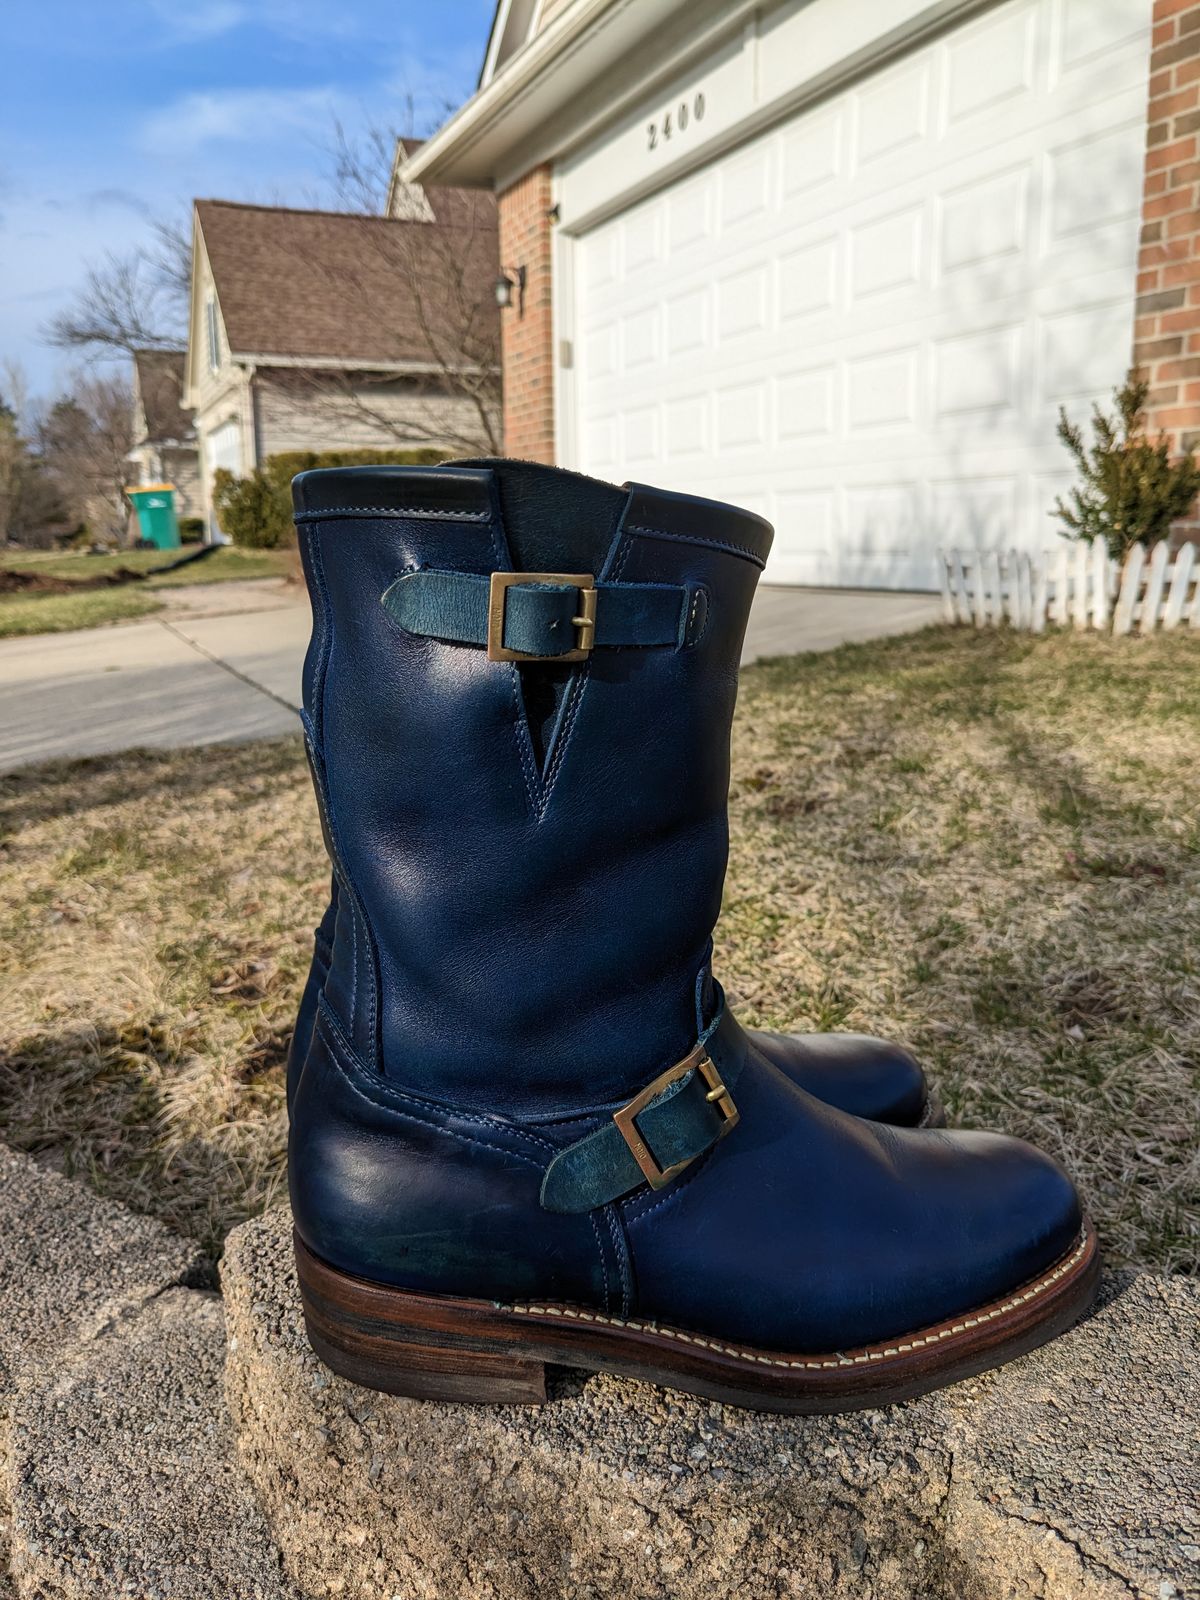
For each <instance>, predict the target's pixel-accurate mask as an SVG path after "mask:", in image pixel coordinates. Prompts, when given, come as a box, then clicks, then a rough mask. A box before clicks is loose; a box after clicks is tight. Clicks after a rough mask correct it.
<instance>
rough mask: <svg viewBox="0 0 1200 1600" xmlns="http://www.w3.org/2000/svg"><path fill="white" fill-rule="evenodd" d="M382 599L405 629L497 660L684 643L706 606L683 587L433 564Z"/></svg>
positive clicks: (695, 632)
mask: <svg viewBox="0 0 1200 1600" xmlns="http://www.w3.org/2000/svg"><path fill="white" fill-rule="evenodd" d="M382 604H383V607H384V610H385V611H387V612H388V614H389V615H390V616H391V617H392V618H394V620H395V621H396V622H398V623H399V624H400V626H401V627H402V628H403V629H404V630H405V632H406V633H415V634H420V635H424V636H425V637H427V638H431V639H441V640H443V641H444V642H445V643H448V644H467V645H486V646H487V649H488V654H489V656H490V657H491V658H492V659H493V660H498V661H554V660H564V659H568V660H576V661H577V660H580V659H582V657H584V656H586V655H588V654H590V652H591V651H592V650H593V649H620V648H640V649H653V648H659V647H667V646H670V647H674V648H676V649H679V648H681V647H682V646H684V645H687V644H693V643H695V641H696V640H697V639H698V638H699V637H700V634H701V633H702V632H703V630H704V624H705V622H706V620H707V611H708V607H707V597H706V594H705V591H704V590H703V589H700V588H688V587H685V586H683V585H681V584H666V583H595V582H594V581H593V580H592V578H591V577H590V576H589V575H588V574H586V573H585V574H579V573H553V572H550V573H543V572H529V573H511V572H503V573H500V572H497V573H493V574H491V575H490V576H487V575H484V574H481V573H475V572H443V571H438V570H437V569H435V568H430V567H422V568H419V569H418V570H417V571H415V572H406V573H405V574H404V576H403V577H402V578H398V579H397V580H396V582H395V583H393V584H392V585H391V586H390V587H389V588H388V589H387V590H385V592H384V594H383V598H382Z"/></svg>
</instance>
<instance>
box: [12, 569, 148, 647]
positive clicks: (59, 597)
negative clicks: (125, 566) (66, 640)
mask: <svg viewBox="0 0 1200 1600" xmlns="http://www.w3.org/2000/svg"><path fill="white" fill-rule="evenodd" d="M161 610H162V601H161V600H156V599H155V598H154V596H153V595H152V594H148V593H147V592H146V587H145V585H143V584H140V583H139V584H133V585H131V586H130V587H129V588H127V589H124V588H122V589H115V588H114V589H83V590H81V591H80V593H79V594H15V595H0V639H14V638H17V637H18V636H20V635H26V634H31V633H69V632H71V631H73V630H74V629H76V628H101V627H104V626H105V624H106V623H110V622H128V621H129V620H130V619H131V618H133V617H148V616H151V615H152V614H153V613H154V612H155V611H161Z"/></svg>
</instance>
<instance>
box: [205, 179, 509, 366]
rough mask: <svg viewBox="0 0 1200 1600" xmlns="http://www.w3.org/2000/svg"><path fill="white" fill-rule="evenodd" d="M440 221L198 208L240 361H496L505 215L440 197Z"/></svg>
mask: <svg viewBox="0 0 1200 1600" xmlns="http://www.w3.org/2000/svg"><path fill="white" fill-rule="evenodd" d="M429 200H430V203H431V205H432V207H433V212H434V217H435V220H434V221H433V222H396V221H392V220H391V219H390V218H386V217H374V216H366V215H352V214H347V213H344V212H335V211H297V210H290V209H287V208H285V207H281V206H255V205H243V204H240V203H237V202H234V201H230V200H198V201H197V202H196V215H197V219H198V222H199V226H200V229H201V231H202V232H203V235H204V244H205V248H206V250H207V251H208V259H209V263H210V265H211V267H212V273H213V279H214V282H215V284H216V290H217V299H218V301H219V303H220V307H221V315H222V318H223V320H224V323H225V332H226V335H227V337H228V339H229V345H230V349H231V350H232V351H233V352H234V353H235V354H245V355H273V356H283V357H290V358H293V359H294V358H304V357H313V358H321V359H325V360H335V361H339V362H345V363H347V364H353V363H355V362H380V363H393V362H395V363H413V364H415V365H423V364H426V363H435V364H444V363H445V362H446V360H447V359H448V358H453V359H461V360H463V361H465V362H467V363H471V364H474V363H477V362H480V361H483V360H489V361H490V360H494V359H495V356H494V350H495V343H496V316H497V312H496V308H495V303H494V298H493V294H492V283H493V281H494V279H495V276H496V270H497V268H496V262H497V242H496V206H495V200H494V199H493V197H492V196H491V195H489V194H484V193H481V192H479V191H476V190H466V189H431V190H430V191H429Z"/></svg>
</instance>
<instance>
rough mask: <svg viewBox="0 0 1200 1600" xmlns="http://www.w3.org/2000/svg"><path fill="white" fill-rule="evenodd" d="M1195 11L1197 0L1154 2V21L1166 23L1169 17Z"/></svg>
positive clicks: (1161, 0) (1163, 0)
mask: <svg viewBox="0 0 1200 1600" xmlns="http://www.w3.org/2000/svg"><path fill="white" fill-rule="evenodd" d="M1195 9H1196V0H1154V20H1155V22H1165V21H1166V19H1167V18H1168V17H1177V16H1179V15H1180V13H1181V12H1187V11H1194V10H1195Z"/></svg>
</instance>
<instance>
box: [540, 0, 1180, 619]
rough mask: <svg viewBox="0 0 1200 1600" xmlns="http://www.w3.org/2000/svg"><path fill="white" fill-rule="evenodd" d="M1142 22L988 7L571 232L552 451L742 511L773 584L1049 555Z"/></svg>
mask: <svg viewBox="0 0 1200 1600" xmlns="http://www.w3.org/2000/svg"><path fill="white" fill-rule="evenodd" d="M1149 9H1150V8H1149V5H1148V4H1147V3H1145V0H1007V3H1005V4H1002V5H998V6H996V7H994V8H993V9H991V10H989V11H987V12H985V13H984V14H983V15H982V16H977V17H976V18H975V19H974V20H972V21H970V22H968V23H966V24H963V25H960V26H958V27H956V28H955V29H954V30H953V31H951V32H949V33H947V34H945V35H943V36H942V37H941V38H939V39H937V40H936V41H934V42H932V43H927V44H925V45H924V46H922V47H921V48H919V49H917V50H915V51H914V52H913V53H911V54H909V55H908V56H906V57H904V58H903V59H901V60H900V61H898V62H896V63H894V64H892V65H889V66H888V67H886V68H885V69H882V70H877V71H875V72H874V73H871V74H869V75H867V76H865V77H862V78H860V79H859V80H858V81H856V82H855V83H854V85H853V87H850V88H848V89H843V90H842V91H841V92H840V93H838V94H837V95H836V96H834V97H832V98H829V99H826V100H825V101H824V102H822V103H820V104H818V105H816V106H815V107H813V108H812V109H810V110H807V111H805V112H803V113H801V114H800V115H797V116H794V117H792V118H791V119H790V120H788V121H786V122H784V123H782V124H780V125H779V126H777V127H775V128H773V129H772V130H771V131H770V132H768V133H766V134H763V135H760V136H759V137H757V138H756V139H754V141H753V142H751V143H748V144H743V145H742V146H740V147H738V148H735V149H733V150H732V151H730V152H729V153H727V154H725V155H723V156H721V157H720V158H718V159H716V160H714V161H712V162H711V163H709V164H708V165H706V166H704V167H702V168H701V169H699V170H698V171H697V172H695V173H693V174H692V175H691V176H689V177H686V178H684V179H683V180H681V181H678V182H676V183H674V184H672V185H671V186H670V187H667V188H665V189H663V190H661V191H660V192H658V193H656V194H654V195H653V196H651V197H650V198H649V199H646V200H643V201H641V202H640V203H639V204H637V205H636V206H633V207H632V208H630V209H628V210H625V211H623V212H621V213H620V214H618V215H617V216H616V217H614V218H613V219H612V220H611V221H608V222H605V223H603V224H602V225H600V226H598V227H596V228H594V229H593V230H592V231H591V232H589V233H585V234H584V235H583V236H582V237H581V238H580V239H579V240H578V241H577V242H576V244H575V247H574V263H573V265H574V278H575V284H574V304H575V307H576V312H575V323H574V328H573V330H570V329H569V330H567V331H573V333H574V346H575V367H574V374H575V376H574V382H575V384H576V389H575V393H574V418H575V422H574V439H573V444H572V443H570V442H569V443H568V444H567V449H566V453H567V455H568V456H573V457H574V459H575V461H576V463H577V464H578V465H579V466H580V467H582V469H583V470H584V471H587V472H592V473H596V474H597V475H599V476H601V477H607V478H614V479H616V480H617V481H620V480H621V479H623V478H626V477H632V478H640V479H643V480H649V481H652V482H657V483H660V484H662V485H664V486H667V487H674V488H681V489H686V490H689V491H691V492H694V493H699V494H709V495H714V496H717V497H719V498H723V499H729V500H733V501H737V502H739V503H741V504H744V505H747V506H749V507H751V508H753V509H755V510H758V511H761V512H762V513H764V514H765V515H766V516H768V517H769V518H770V519H771V520H772V521H773V522H774V523H775V525H776V530H777V532H776V544H775V551H774V554H773V555H772V558H771V561H770V563H769V566H768V571H767V578H768V580H774V581H775V582H782V583H815V584H845V585H865V586H884V587H889V588H917V589H928V588H932V587H935V585H936V574H935V564H934V555H935V552H936V550H937V548H938V547H939V546H940V545H950V544H958V545H963V544H966V545H974V544H980V545H987V546H996V545H1001V546H1006V547H1007V546H1011V545H1014V544H1017V545H1020V546H1022V547H1024V548H1027V549H1030V550H1041V549H1044V548H1046V547H1047V546H1048V545H1050V544H1052V543H1053V541H1054V537H1055V527H1054V523H1053V522H1052V521H1051V519H1050V517H1049V516H1048V509H1049V507H1050V506H1051V505H1052V503H1053V499H1054V496H1055V494H1056V493H1057V492H1058V491H1059V490H1060V489H1061V488H1062V487H1063V485H1064V483H1065V482H1066V481H1068V480H1069V470H1067V463H1066V458H1065V453H1064V452H1063V449H1062V447H1061V445H1060V444H1059V443H1058V441H1057V440H1056V438H1055V436H1054V426H1055V418H1056V413H1057V409H1058V406H1059V405H1060V404H1066V405H1067V406H1068V408H1069V409H1070V411H1071V412H1072V413H1073V414H1077V415H1078V414H1081V413H1086V410H1087V407H1088V405H1089V403H1090V402H1091V401H1092V400H1093V399H1101V398H1103V397H1104V396H1105V394H1106V393H1107V391H1108V390H1109V389H1110V388H1111V386H1112V385H1113V384H1114V383H1116V382H1118V381H1119V380H1120V379H1121V377H1122V376H1123V374H1124V372H1125V370H1126V368H1127V366H1128V363H1129V358H1130V352H1131V346H1132V323H1133V299H1134V290H1135V280H1136V260H1137V240H1138V216H1139V208H1140V199H1141V175H1142V160H1143V149H1144V139H1145V105H1146V90H1147V83H1146V79H1147V71H1148V66H1147V62H1148V54H1149V27H1148V24H1149ZM570 376H571V375H570V374H569V373H564V374H563V378H564V381H570Z"/></svg>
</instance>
